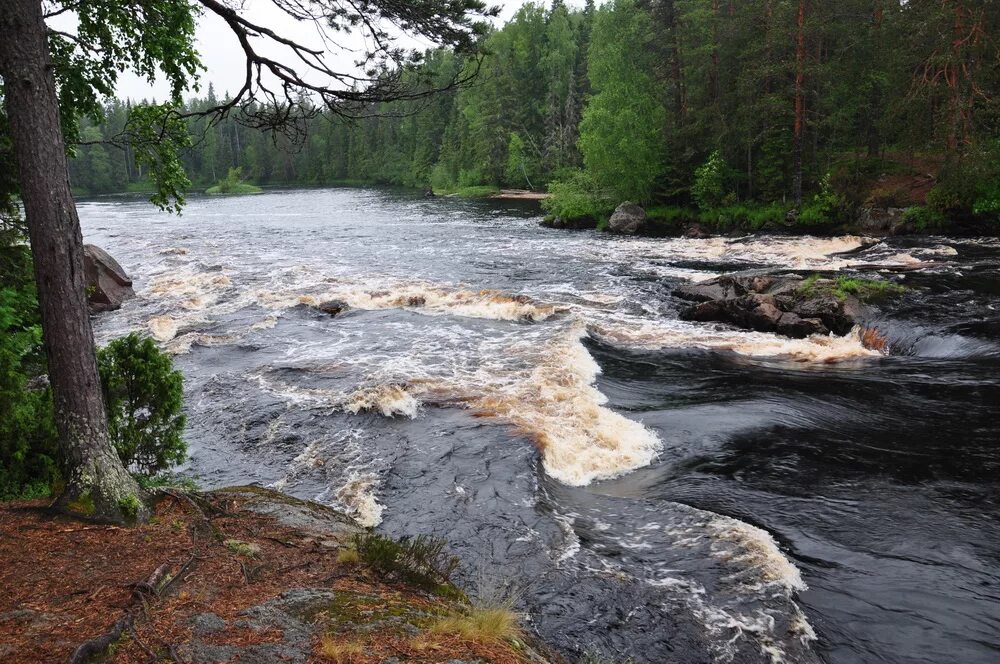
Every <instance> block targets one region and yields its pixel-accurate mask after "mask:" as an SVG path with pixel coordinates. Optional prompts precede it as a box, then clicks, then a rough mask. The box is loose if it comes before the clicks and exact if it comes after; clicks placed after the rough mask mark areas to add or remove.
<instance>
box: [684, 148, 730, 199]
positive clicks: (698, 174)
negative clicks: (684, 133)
mask: <svg viewBox="0 0 1000 664" xmlns="http://www.w3.org/2000/svg"><path fill="white" fill-rule="evenodd" d="M731 177H732V171H731V169H730V168H729V166H728V165H727V164H726V161H725V159H723V158H722V153H721V152H719V151H718V150H716V151H715V152H713V153H712V154H711V155H709V157H708V161H706V162H705V163H704V164H702V165H701V166H699V167H698V169H697V170H696V171H695V172H694V184H693V185H691V198H693V199H694V202H695V203H697V204H698V207H699V208H701V209H702V210H709V209H712V208H718V207H722V206H723V205H724V204H726V203H730V204H731V203H733V202H735V201H727V200H726V197H727V196H729V194H730V191H729V181H730V180H731Z"/></svg>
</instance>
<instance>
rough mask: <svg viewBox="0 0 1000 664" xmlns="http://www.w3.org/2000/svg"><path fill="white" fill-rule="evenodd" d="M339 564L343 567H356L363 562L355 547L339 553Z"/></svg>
mask: <svg viewBox="0 0 1000 664" xmlns="http://www.w3.org/2000/svg"><path fill="white" fill-rule="evenodd" d="M337 562H338V563H340V564H341V565H356V564H358V563H360V562H361V554H359V553H358V550H357V549H356V548H354V547H347V548H343V549H340V550H339V551H337Z"/></svg>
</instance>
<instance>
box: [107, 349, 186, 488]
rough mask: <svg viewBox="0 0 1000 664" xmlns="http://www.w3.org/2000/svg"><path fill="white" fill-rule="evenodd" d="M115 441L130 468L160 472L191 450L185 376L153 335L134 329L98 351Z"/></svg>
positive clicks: (139, 470) (110, 427) (144, 471)
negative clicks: (187, 438)
mask: <svg viewBox="0 0 1000 664" xmlns="http://www.w3.org/2000/svg"><path fill="white" fill-rule="evenodd" d="M98 368H99V370H100V374H101V383H102V388H103V392H104V402H105V406H106V407H107V412H108V430H109V433H110V436H111V441H112V443H113V444H114V446H115V449H116V450H117V451H118V454H119V456H120V457H121V459H122V462H123V463H124V464H125V467H126V468H132V469H134V470H135V471H137V472H138V473H140V474H146V475H151V474H155V473H158V472H160V471H162V470H164V469H166V468H168V467H170V466H171V465H173V464H177V463H180V462H182V461H183V460H184V458H185V456H186V454H187V446H186V445H185V443H184V441H183V439H182V438H181V433H182V431H183V430H184V421H185V418H184V415H182V414H181V408H182V405H183V379H182V377H181V374H180V372H179V371H174V368H173V362H172V361H171V359H170V356H169V355H167V354H165V353H163V352H162V351H160V350H159V349H158V348H157V347H156V344H155V343H154V342H153V340H152V339H150V338H148V337H141V336H139V335H138V334H134V333H133V334H130V335H128V336H125V337H122V338H120V339H115V340H114V341H112V342H111V343H110V344H108V346H107V347H105V348H102V349H101V350H100V351H99V352H98Z"/></svg>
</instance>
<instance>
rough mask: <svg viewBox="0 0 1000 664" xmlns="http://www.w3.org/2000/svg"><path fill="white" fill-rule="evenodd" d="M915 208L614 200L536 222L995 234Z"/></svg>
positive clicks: (706, 231) (698, 233)
mask: <svg viewBox="0 0 1000 664" xmlns="http://www.w3.org/2000/svg"><path fill="white" fill-rule="evenodd" d="M917 212H918V208H917V207H906V208H904V207H886V206H878V205H865V206H861V207H859V208H857V209H856V210H855V211H854V212H853V213H852V214H851V215H849V217H848V218H840V219H835V218H830V219H825V218H824V219H808V218H803V217H800V216H799V214H798V213H797V212H796V211H795V210H792V211H785V210H784V209H779V208H778V207H773V206H772V207H770V208H752V207H735V208H723V209H720V210H713V211H710V212H699V211H697V210H690V209H684V208H650V209H648V210H647V209H644V208H643V207H641V206H639V205H636V204H634V203H631V202H628V201H626V202H624V203H622V204H621V205H619V206H618V207H617V208H616V209H615V211H614V212H613V213H612V214H611V216H610V217H609V218H608V219H607V220H599V219H596V218H592V217H584V218H576V219H564V218H561V217H553V216H548V217H545V219H543V220H542V222H541V225H542V226H544V227H546V228H555V229H567V230H593V229H598V230H603V231H607V232H609V233H612V234H616V235H626V236H629V235H634V236H639V237H689V238H704V237H710V236H713V235H745V234H749V233H778V234H793V235H794V234H801V235H805V234H808V235H844V234H860V235H866V236H870V237H892V236H898V235H919V234H938V233H941V232H943V231H947V233H948V234H949V235H955V236H978V235H991V236H992V235H996V234H997V232H998V231H1000V228H998V227H997V226H996V224H995V223H990V222H987V221H983V220H950V221H949V222H948V224H947V228H945V227H943V226H941V225H940V224H938V223H935V224H928V223H927V222H926V220H925V219H922V218H921V215H920V214H918V213H917Z"/></svg>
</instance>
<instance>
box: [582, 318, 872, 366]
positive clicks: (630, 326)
mask: <svg viewBox="0 0 1000 664" xmlns="http://www.w3.org/2000/svg"><path fill="white" fill-rule="evenodd" d="M590 331H591V333H592V334H593V335H594V336H595V337H596V338H598V339H602V340H604V341H607V342H608V343H611V344H613V345H623V346H626V347H633V348H640V349H646V350H663V349H669V348H704V349H709V350H728V351H732V352H734V353H739V354H740V355H746V356H748V357H774V358H787V359H790V360H793V361H796V362H803V363H809V362H813V363H834V362H842V361H847V360H857V359H863V358H872V357H878V356H880V355H881V353H880V352H879V351H877V350H872V349H870V348H866V347H865V345H864V344H863V343H862V339H861V335H862V333H863V330H862V329H861V328H855V329H854V330H852V331H851V332H850V333H849V334H846V335H844V336H842V337H838V336H835V335H829V336H822V335H814V336H811V337H808V338H806V339H790V338H786V337H779V336H776V335H773V334H765V333H762V332H747V331H742V330H736V329H726V328H723V327H713V326H708V325H697V324H694V323H687V322H684V321H678V320H649V319H640V318H629V317H626V316H619V317H618V318H617V319H608V318H604V319H602V320H600V321H599V322H595V323H594V324H593V325H592V326H591V328H590Z"/></svg>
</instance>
